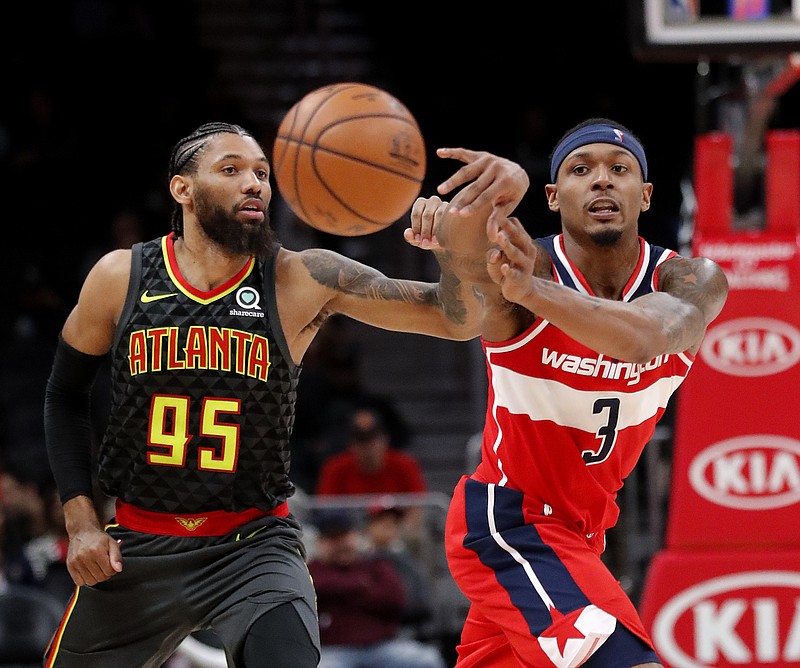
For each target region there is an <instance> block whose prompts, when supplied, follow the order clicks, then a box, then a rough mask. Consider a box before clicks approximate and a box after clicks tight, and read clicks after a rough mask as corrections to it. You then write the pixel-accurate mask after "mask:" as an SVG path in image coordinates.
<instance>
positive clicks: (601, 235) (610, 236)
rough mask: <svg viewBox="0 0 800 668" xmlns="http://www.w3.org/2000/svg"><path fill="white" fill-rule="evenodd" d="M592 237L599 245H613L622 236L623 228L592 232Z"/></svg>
mask: <svg viewBox="0 0 800 668" xmlns="http://www.w3.org/2000/svg"><path fill="white" fill-rule="evenodd" d="M590 237H591V239H592V241H593V242H594V243H595V244H596V245H598V246H604V247H605V246H613V245H614V244H616V243H617V242H618V241H619V240H620V239H621V238H622V230H618V229H603V230H600V231H599V232H594V233H592V234H591V235H590Z"/></svg>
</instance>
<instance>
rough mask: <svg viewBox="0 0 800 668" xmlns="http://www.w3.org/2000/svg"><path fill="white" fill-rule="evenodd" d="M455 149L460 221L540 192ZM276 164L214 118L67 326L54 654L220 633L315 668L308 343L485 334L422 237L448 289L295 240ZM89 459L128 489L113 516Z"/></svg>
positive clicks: (268, 657) (55, 451) (51, 402)
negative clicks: (305, 434) (294, 470)
mask: <svg viewBox="0 0 800 668" xmlns="http://www.w3.org/2000/svg"><path fill="white" fill-rule="evenodd" d="M449 155H450V156H451V157H454V158H456V159H458V160H461V161H462V162H463V163H464V165H463V166H462V167H461V169H460V170H458V171H457V172H456V173H455V174H454V175H453V176H452V177H451V178H450V179H448V181H446V182H445V183H443V184H442V186H440V191H441V192H447V191H449V190H452V189H453V188H456V187H458V186H464V187H463V188H462V189H461V191H460V192H459V194H458V196H457V198H456V200H454V202H458V203H460V204H461V205H462V207H465V208H464V209H463V210H462V215H464V214H465V213H469V211H470V210H471V209H472V210H474V211H475V214H476V215H477V214H478V212H479V211H483V212H485V211H486V210H487V209H488V210H492V211H494V212H495V213H496V214H497V215H501V214H502V215H507V214H508V213H510V211H511V210H512V209H513V208H514V206H516V204H517V203H518V202H519V200H520V199H521V197H522V196H523V194H524V193H525V191H526V190H527V187H528V178H527V175H526V174H525V173H524V171H523V170H522V169H521V168H520V167H519V166H518V165H516V164H515V163H512V162H510V161H507V160H504V159H501V158H498V157H495V156H493V155H490V154H487V153H483V152H473V151H467V150H464V149H451V150H450V154H449ZM269 174H270V166H269V163H268V161H267V158H266V157H265V155H264V151H263V150H262V148H261V147H260V146H259V144H258V143H257V141H256V140H255V139H254V138H253V136H252V135H251V134H249V133H248V132H247V131H245V130H244V129H242V128H241V127H238V126H235V125H229V124H225V123H213V124H208V125H204V126H201V127H200V128H198V129H197V130H196V131H195V132H193V133H192V134H191V135H189V136H188V137H185V138H184V139H182V140H180V141H179V142H178V143H177V145H176V146H175V148H174V149H173V153H172V157H171V161H170V183H169V187H170V192H171V194H172V197H173V198H174V200H175V213H174V215H173V219H172V233H171V234H168V235H167V236H165V237H163V238H159V239H154V240H152V241H149V242H145V243H143V244H137V245H135V246H134V247H133V248H132V249H129V250H115V251H112V252H110V253H109V254H107V255H105V256H104V257H103V258H101V259H100V260H99V261H98V262H97V264H96V265H95V266H94V267H93V268H92V270H91V271H90V273H89V274H88V276H87V278H86V280H85V283H84V285H83V287H82V289H81V293H80V296H79V299H78V303H77V305H76V306H75V307H74V309H73V310H72V312H71V313H70V315H69V316H68V318H67V320H66V323H65V324H64V327H63V329H62V331H61V334H60V337H59V345H58V349H57V352H56V355H55V359H54V362H53V368H52V372H51V375H50V379H49V382H48V387H47V395H46V404H45V426H46V435H47V447H48V454H49V458H50V463H51V468H52V470H53V474H54V476H55V479H56V482H57V484H58V488H59V492H60V495H61V500H62V502H63V504H64V514H65V520H66V528H67V531H68V533H69V552H68V557H67V565H68V568H69V571H70V573H71V575H72V578H73V580H74V581H75V583H76V585H78V586H77V588H76V591H75V593H74V595H73V597H72V599H71V600H70V602H69V605H68V607H67V610H66V613H65V616H64V619H63V622H62V624H61V625H60V626H59V628H58V629H57V631H56V633H55V634H54V636H53V639H52V642H51V644H50V647H49V648H48V650H47V652H46V656H45V665H46V666H59V667H62V668H63V667H80V668H95V667H100V666H103V667H105V666H108V667H109V668H112V667H113V668H118V667H123V668H134V667H139V666H148V667H153V668H157V667H158V666H161V665H162V664H163V662H164V661H165V660H166V659H167V658H168V657H169V656H170V655H171V654H172V653H173V651H174V650H175V649H176V648H177V647H178V645H179V644H180V643H181V641H182V640H183V639H184V638H186V637H187V636H188V635H189V634H190V633H192V632H193V631H195V630H200V629H209V628H213V629H214V630H215V631H216V632H217V634H218V636H219V637H220V638H221V640H222V641H223V643H224V646H225V653H226V656H227V661H228V664H229V665H230V666H245V667H247V668H255V667H258V666H264V667H266V666H269V667H270V668H289V667H291V668H309V667H311V666H316V665H317V662H318V658H319V634H318V621H317V616H316V607H315V598H314V591H313V587H312V583H311V581H310V578H309V576H308V571H307V569H306V565H305V554H304V550H303V544H302V542H301V529H300V527H299V525H298V523H297V521H296V520H295V519H294V517H293V516H292V514H291V512H290V510H289V506H288V503H287V500H288V499H289V498H290V497H291V495H292V493H293V491H294V488H293V486H292V483H291V482H290V480H289V475H288V474H289V439H290V436H291V432H292V425H293V422H294V405H295V392H296V384H297V379H298V375H299V364H300V362H301V360H302V359H303V354H304V353H305V351H306V350H307V348H308V346H309V344H310V343H311V341H312V340H313V338H314V336H315V335H316V334H317V332H318V331H319V328H320V327H321V326H322V324H323V323H324V321H325V319H326V318H327V317H328V316H330V315H331V314H334V313H341V314H344V315H346V316H349V317H352V318H354V319H356V320H359V321H361V322H364V323H368V324H371V325H375V326H378V327H381V328H384V329H389V330H395V331H406V332H415V333H422V334H428V335H432V336H437V337H445V338H452V339H468V338H472V337H474V336H475V335H476V334H477V331H478V329H477V328H478V324H479V323H478V309H477V304H475V303H474V302H472V299H473V296H472V294H471V291H470V290H469V288H468V286H466V285H462V284H461V283H460V282H459V281H457V280H456V279H455V276H454V273H453V272H452V271H450V263H451V262H453V261H457V259H454V258H451V257H450V256H448V254H447V251H446V248H445V249H442V248H440V247H438V246H436V244H433V245H430V244H428V242H427V241H426V242H425V243H422V244H417V245H422V247H430V248H433V247H434V246H436V256H437V258H438V260H439V263H440V265H441V268H442V277H441V279H440V281H439V283H436V284H433V283H422V282H417V281H408V280H393V279H389V278H387V277H386V276H384V275H383V274H381V273H380V272H378V271H376V270H375V269H372V268H370V267H368V266H365V265H363V264H360V263H358V262H356V261H353V260H351V259H348V258H346V257H344V256H342V255H339V254H337V253H335V252H332V251H328V250H319V249H313V250H305V251H302V252H293V251H290V250H287V249H285V248H283V247H281V246H280V244H279V243H278V242H277V241H276V240H275V239H274V238H273V235H272V231H271V229H270V226H269V216H268V207H269V204H270V198H271V190H270V185H269ZM444 291H447V294H448V297H447V300H445V299H444V298H443V297H442V294H443V292H444ZM445 301H446V302H447V303H448V304H451V305H454V304H457V305H458V306H459V308H453V307H452V306H451V307H450V308H447V309H446V308H445V307H444V303H445ZM472 315H474V316H475V317H472ZM106 355H110V359H111V364H112V407H111V413H110V418H109V423H108V428H107V431H106V433H105V435H104V438H103V441H102V443H101V445H100V448H99V454H98V462H97V463H96V468H94V469H93V463H92V461H91V449H90V428H89V423H90V418H89V393H90V390H91V387H92V384H93V382H94V378H95V375H96V372H97V370H98V367H99V366H100V363H101V361H102V360H103V358H104V357H105V356H106ZM93 471H94V473H95V474H96V476H97V481H98V483H99V485H100V487H101V489H102V490H103V492H105V493H106V494H108V495H109V496H111V497H112V498H114V499H115V501H116V513H115V517H114V518H113V519H112V520H111V521H110V522H109V523H108V524H105V525H104V523H103V520H105V519H107V518H102V519H101V518H99V517H98V515H97V512H96V510H95V507H94V504H93V501H92V492H93V486H92V481H93Z"/></svg>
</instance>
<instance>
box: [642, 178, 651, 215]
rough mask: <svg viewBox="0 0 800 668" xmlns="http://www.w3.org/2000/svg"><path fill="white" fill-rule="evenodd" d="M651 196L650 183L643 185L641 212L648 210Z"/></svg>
mask: <svg viewBox="0 0 800 668" xmlns="http://www.w3.org/2000/svg"><path fill="white" fill-rule="evenodd" d="M652 196H653V184H652V183H645V184H644V187H643V188H642V207H641V210H642V212H644V211H647V210H648V209H649V208H650V198H651V197H652Z"/></svg>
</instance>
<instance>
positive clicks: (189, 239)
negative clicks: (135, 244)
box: [174, 229, 250, 291]
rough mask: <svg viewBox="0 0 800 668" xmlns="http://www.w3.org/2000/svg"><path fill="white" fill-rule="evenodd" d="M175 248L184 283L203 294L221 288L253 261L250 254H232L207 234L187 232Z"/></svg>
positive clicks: (179, 239)
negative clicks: (186, 282)
mask: <svg viewBox="0 0 800 668" xmlns="http://www.w3.org/2000/svg"><path fill="white" fill-rule="evenodd" d="M174 249H175V261H176V262H177V263H178V269H179V270H180V272H181V275H182V276H183V278H184V280H186V281H188V283H189V284H190V285H191V286H192V287H194V288H197V289H198V290H202V291H208V290H213V289H214V288H217V287H219V286H220V285H222V284H223V283H225V281H227V280H228V279H230V278H231V276H235V275H236V274H237V273H238V272H239V271H241V269H242V267H244V265H245V264H246V263H247V262H248V261H249V260H250V256H249V255H240V254H233V253H231V252H230V251H228V250H226V249H224V248H222V247H221V246H220V245H219V244H216V243H214V242H212V241H211V240H210V239H208V237H206V236H205V235H202V234H197V233H196V232H195V231H194V230H191V231H190V230H188V229H186V230H184V235H183V236H182V237H179V238H178V239H176V240H175V243H174Z"/></svg>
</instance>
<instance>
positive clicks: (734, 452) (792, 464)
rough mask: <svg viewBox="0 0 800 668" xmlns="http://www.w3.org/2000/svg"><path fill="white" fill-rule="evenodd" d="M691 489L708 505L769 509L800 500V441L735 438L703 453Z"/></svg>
mask: <svg viewBox="0 0 800 668" xmlns="http://www.w3.org/2000/svg"><path fill="white" fill-rule="evenodd" d="M688 475H689V482H690V483H691V485H692V488H694V490H695V491H696V492H697V493H698V494H699V495H700V496H702V497H703V498H706V499H708V500H709V501H711V502H712V503H716V504H717V505H720V506H726V507H728V508H741V509H743V510H769V509H772V508H782V507H784V506H790V505H792V504H794V503H798V502H800V442H799V441H796V440H794V439H792V438H787V437H785V436H775V435H774V434H748V435H747V436H737V437H736V438H731V439H728V440H726V441H721V442H720V443H717V444H716V445H712V446H711V447H708V448H706V449H705V450H701V451H700V453H698V455H697V456H696V457H695V458H694V459H693V460H692V462H691V464H690V465H689V471H688Z"/></svg>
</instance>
